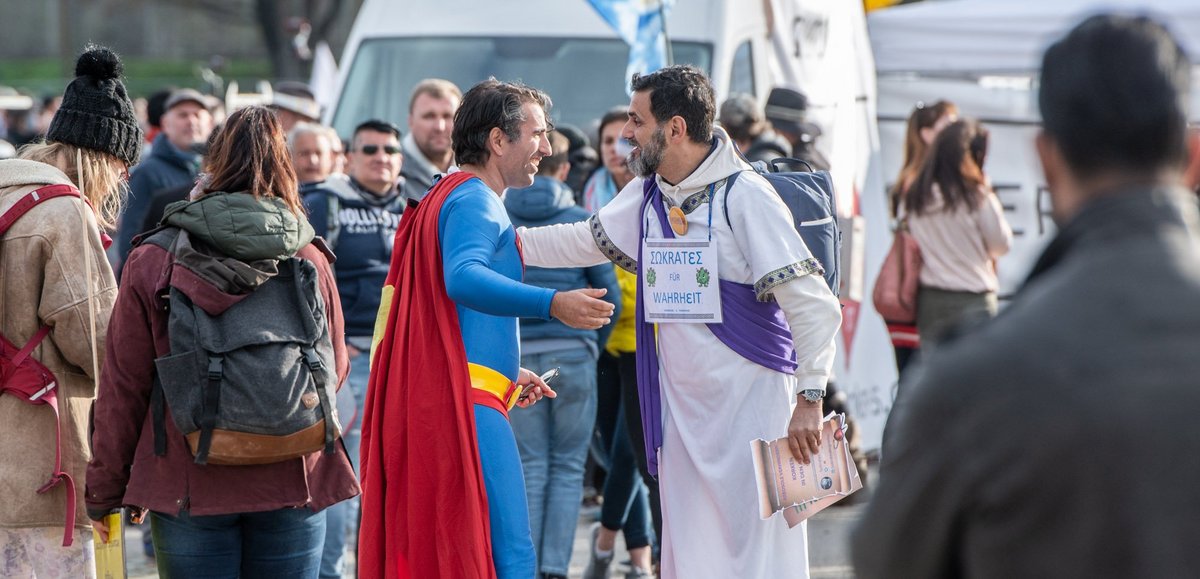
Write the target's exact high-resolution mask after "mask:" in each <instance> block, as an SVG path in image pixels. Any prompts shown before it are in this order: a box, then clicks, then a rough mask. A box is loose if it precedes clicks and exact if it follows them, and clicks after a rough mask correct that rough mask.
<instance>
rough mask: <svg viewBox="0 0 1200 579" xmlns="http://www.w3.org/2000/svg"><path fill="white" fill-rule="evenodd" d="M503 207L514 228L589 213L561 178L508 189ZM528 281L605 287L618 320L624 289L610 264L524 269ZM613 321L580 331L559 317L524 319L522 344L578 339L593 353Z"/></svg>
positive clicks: (567, 286)
mask: <svg viewBox="0 0 1200 579" xmlns="http://www.w3.org/2000/svg"><path fill="white" fill-rule="evenodd" d="M504 208H505V209H507V210H508V215H509V218H510V219H511V220H512V222H513V225H514V226H515V227H540V226H543V225H555V224H558V223H574V222H576V221H583V220H584V219H587V218H588V216H589V213H588V212H587V211H585V210H584V209H583V208H582V207H579V206H577V205H575V195H574V193H572V192H571V189H570V188H569V187H567V186H566V185H565V184H564V183H563V182H562V181H559V180H557V179H552V178H549V177H542V176H538V177H536V178H534V181H533V185H531V186H529V187H527V188H525V189H509V190H508V193H506V194H505V197H504ZM525 283H527V284H530V285H536V286H539V287H546V288H551V289H555V290H559V291H569V290H574V289H579V288H585V287H593V288H604V289H607V290H608V293H607V294H605V295H604V300H605V301H608V302H610V303H612V304H613V305H614V306H616V308H617V311H616V312H614V313H613V317H612V319H613V320H614V321H615V320H616V319H617V316H618V315H620V313H621V312H620V309H621V288H620V287H619V286H617V276H616V274H615V273H614V272H613V266H612V264H609V263H604V264H600V265H597V266H593V267H586V268H585V267H575V268H560V269H545V268H540V267H527V268H525ZM611 332H612V324H608V325H606V326H604V327H603V328H600V330H598V331H597V330H577V329H575V328H572V327H569V326H567V325H566V324H564V323H562V322H560V321H558V320H538V319H526V318H522V319H521V343H522V347H523V348H524V345H525V344H527V343H529V342H533V341H536V340H552V339H558V340H570V339H578V340H581V341H582V342H583V343H584V344H586V345H587V347H588V348H589V349H591V350H592V352H593V353H597V354H598V352H599V344H604V343H606V342H607V341H608V335H609V334H610V333H611Z"/></svg>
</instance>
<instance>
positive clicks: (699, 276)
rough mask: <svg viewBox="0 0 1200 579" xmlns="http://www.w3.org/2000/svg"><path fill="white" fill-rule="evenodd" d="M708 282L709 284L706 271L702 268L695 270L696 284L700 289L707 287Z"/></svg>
mask: <svg viewBox="0 0 1200 579" xmlns="http://www.w3.org/2000/svg"><path fill="white" fill-rule="evenodd" d="M708 282H709V275H708V269H707V268H703V267H702V268H700V269H698V270H696V283H697V284H698V285H699V286H700V287H708Z"/></svg>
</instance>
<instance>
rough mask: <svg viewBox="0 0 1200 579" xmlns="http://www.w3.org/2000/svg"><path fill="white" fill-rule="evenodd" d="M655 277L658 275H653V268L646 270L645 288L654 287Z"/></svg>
mask: <svg viewBox="0 0 1200 579" xmlns="http://www.w3.org/2000/svg"><path fill="white" fill-rule="evenodd" d="M657 277H658V275H657V274H656V273H654V268H653V267H652V268H650V269H647V270H646V286H647V287H654V280H655V279H656V278H657Z"/></svg>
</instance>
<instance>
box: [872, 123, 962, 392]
mask: <svg viewBox="0 0 1200 579" xmlns="http://www.w3.org/2000/svg"><path fill="white" fill-rule="evenodd" d="M957 119H958V107H957V106H956V105H955V104H954V103H952V102H950V101H946V100H940V101H937V102H935V103H933V104H930V105H927V104H925V103H923V102H920V103H917V106H916V107H915V108H913V111H912V113H911V114H909V115H908V126H907V128H906V129H905V131H904V164H903V166H901V167H900V174H898V175H897V176H896V182H895V183H893V184H892V188H891V189H890V190H889V191H888V209H889V210H890V211H891V216H892V218H893V219H895V218H896V213H897V211H898V210H899V208H900V204H901V203H902V202H903V200H904V195H905V193H907V192H908V190H909V188H910V187H912V184H913V181H916V179H917V174H918V173H919V172H920V171H921V165H922V164H924V163H925V153H926V152H927V151H928V150H929V146H930V145H932V144H933V140H934V139H935V138H937V135H938V133H939V132H941V130H942V129H944V128H946V126H947V125H949V124H950V123H952V122H954V121H955V120H957ZM885 322H886V323H887V328H888V334H889V335H890V336H891V338H892V348H893V349H894V350H895V353H896V371H897V372H899V373H903V372H904V368H905V367H907V366H908V362H909V360H911V359H912V357H913V356H914V355H915V354H916V353H917V351H918V350H919V349H920V347H921V340H920V337H919V336H918V334H917V326H916V325H914V324H910V323H902V322H895V321H892V320H885Z"/></svg>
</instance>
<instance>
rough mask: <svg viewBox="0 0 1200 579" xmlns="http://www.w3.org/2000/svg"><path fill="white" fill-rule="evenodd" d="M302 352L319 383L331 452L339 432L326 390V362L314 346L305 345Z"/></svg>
mask: <svg viewBox="0 0 1200 579" xmlns="http://www.w3.org/2000/svg"><path fill="white" fill-rule="evenodd" d="M300 352H301V353H302V354H304V365H305V366H308V372H309V374H311V375H312V377H313V381H314V382H316V385H317V398H318V399H320V401H321V412H323V413H324V414H325V453H326V454H329V453H331V452H333V451H334V449H335V448H336V447H335V446H334V442H336V441H337V433H336V432H334V428H333V404H332V403H331V402H330V401H329V393H328V392H326V391H325V372H324V371H323V370H324V368H325V363H324V362H322V361H321V357H320V356H318V355H317V351H316V350H315V349H314V348H313V347H312V346H305V347H304V348H301V350H300Z"/></svg>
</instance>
